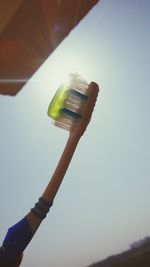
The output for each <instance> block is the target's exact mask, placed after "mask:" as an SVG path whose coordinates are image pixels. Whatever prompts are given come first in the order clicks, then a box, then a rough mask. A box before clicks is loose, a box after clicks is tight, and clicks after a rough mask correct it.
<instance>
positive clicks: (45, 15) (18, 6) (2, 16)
mask: <svg viewBox="0 0 150 267" xmlns="http://www.w3.org/2000/svg"><path fill="white" fill-rule="evenodd" d="M98 1H99V0H30V1H27V0H13V1H9V0H5V1H0V94H6V95H16V94H17V92H18V91H19V90H20V89H21V88H22V86H23V85H24V84H25V83H26V82H27V81H28V79H29V78H30V77H31V76H32V74H33V73H34V72H35V71H36V70H37V69H38V68H39V67H40V65H41V64H42V63H43V62H44V61H45V60H46V58H47V57H48V56H49V55H50V54H51V53H52V51H53V50H54V49H55V48H56V47H57V46H58V44H59V43H60V42H61V41H62V40H63V39H64V38H65V37H66V36H67V35H68V33H69V32H70V31H71V29H73V28H74V27H75V26H76V25H77V23H78V22H79V21H80V20H81V19H82V18H83V17H84V16H85V15H86V14H87V13H88V11H89V10H90V9H91V8H92V7H93V6H94V5H95V4H96V3H97V2H98Z"/></svg>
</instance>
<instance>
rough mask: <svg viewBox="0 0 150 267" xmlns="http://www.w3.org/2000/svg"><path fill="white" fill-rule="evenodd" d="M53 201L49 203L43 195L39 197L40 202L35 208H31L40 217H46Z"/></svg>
mask: <svg viewBox="0 0 150 267" xmlns="http://www.w3.org/2000/svg"><path fill="white" fill-rule="evenodd" d="M52 204H53V203H52V202H51V203H49V202H47V201H45V200H44V199H43V198H42V197H40V198H39V202H37V203H36V204H35V206H34V208H32V209H31V212H32V213H33V214H34V216H36V217H37V218H39V219H44V218H45V217H46V215H47V213H48V212H49V210H50V207H51V206H52Z"/></svg>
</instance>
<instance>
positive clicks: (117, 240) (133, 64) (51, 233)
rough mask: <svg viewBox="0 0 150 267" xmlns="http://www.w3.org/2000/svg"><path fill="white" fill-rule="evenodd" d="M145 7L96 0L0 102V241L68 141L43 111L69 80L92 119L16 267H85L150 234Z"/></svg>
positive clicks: (148, 6) (130, 0)
mask: <svg viewBox="0 0 150 267" xmlns="http://www.w3.org/2000/svg"><path fill="white" fill-rule="evenodd" d="M149 13H150V1H149V0H143V1H140V0H126V1H123V0H101V1H100V2H99V3H98V4H97V5H96V6H95V7H94V8H93V9H92V10H91V11H90V12H89V13H88V15H87V16H86V17H85V18H84V19H83V20H82V21H81V22H80V23H79V24H78V26H77V27H76V28H75V29H74V30H72V31H71V33H70V34H69V36H68V37H67V38H66V39H65V40H64V41H63V42H62V43H61V44H60V45H59V46H58V47H57V49H56V50H55V51H54V53H53V54H52V55H51V56H50V57H49V58H48V59H47V60H46V61H45V63H44V64H43V65H42V66H41V68H40V69H39V70H38V71H37V72H36V73H35V75H33V77H32V78H31V79H30V80H29V82H28V83H27V84H26V86H25V87H24V89H23V90H22V91H21V92H19V93H18V95H17V96H16V97H10V96H0V124H1V130H0V169H1V179H0V203H1V204H0V205H1V216H0V240H1V242H2V241H3V238H4V236H5V234H6V231H7V229H8V228H9V227H10V226H12V225H13V224H15V223H16V222H17V221H19V220H20V219H21V218H23V217H24V216H25V214H26V213H28V211H29V210H30V209H31V208H32V207H33V206H34V204H35V202H37V199H38V198H39V197H40V196H41V194H42V192H43V190H44V188H45V187H46V185H47V183H48V181H49V179H50V177H51V176H52V174H53V171H54V169H55V167H56V165H57V162H58V160H59V157H60V155H61V153H62V151H63V149H64V147H65V144H66V142H67V139H68V136H69V134H68V132H67V131H64V130H62V129H59V128H57V127H54V126H53V125H52V123H51V119H50V118H49V117H48V116H47V109H48V106H49V103H50V101H51V99H52V97H53V95H54V94H55V92H56V90H57V88H58V86H59V85H60V84H61V83H62V82H63V80H64V77H65V76H66V75H67V74H69V73H70V72H72V71H75V72H78V73H80V74H81V75H82V76H83V77H84V78H85V79H86V80H87V81H88V82H91V81H95V82H97V83H98V84H99V87H100V93H99V96H98V99H97V103H96V106H95V109H94V113H93V116H92V120H91V122H90V124H89V127H88V129H87V131H86V132H85V134H84V136H83V137H82V138H81V140H80V142H79V144H78V147H77V150H76V153H75V155H74V157H73V159H72V162H71V165H70V167H69V169H68V171H67V174H66V176H65V179H64V181H63V184H62V185H61V188H60V190H59V192H58V194H57V196H56V199H55V201H54V204H53V207H52V209H51V211H50V213H49V214H48V216H47V218H46V219H45V221H43V223H42V225H41V226H40V228H39V229H38V232H37V233H36V235H35V236H34V238H33V240H32V241H31V243H30V245H29V246H28V248H27V249H26V251H25V253H24V260H23V263H22V265H21V266H22V267H26V266H32V267H41V266H43V267H49V266H52V267H70V266H71V267H77V266H78V267H85V266H88V265H90V264H92V263H93V262H97V261H100V260H102V259H104V258H105V257H108V256H109V255H112V254H116V253H119V252H121V251H123V250H126V249H128V248H129V245H130V244H131V243H133V242H134V241H137V240H139V239H141V238H144V237H145V236H149V235H150V229H149V226H150V212H149V206H150V194H149V192H150V164H149V158H150V139H149V136H150V120H149V114H150V90H149V84H150V53H149V47H150V33H149V29H150V17H149Z"/></svg>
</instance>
